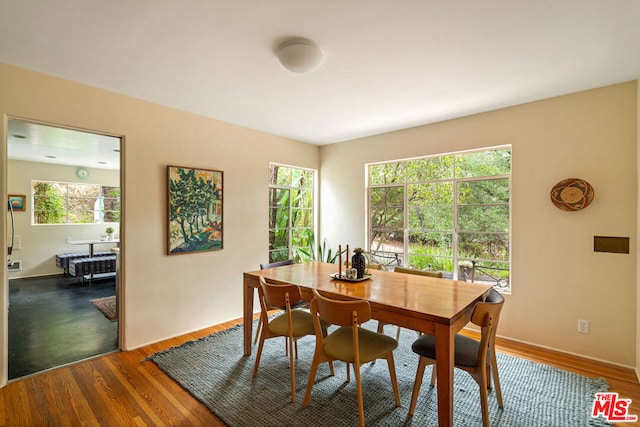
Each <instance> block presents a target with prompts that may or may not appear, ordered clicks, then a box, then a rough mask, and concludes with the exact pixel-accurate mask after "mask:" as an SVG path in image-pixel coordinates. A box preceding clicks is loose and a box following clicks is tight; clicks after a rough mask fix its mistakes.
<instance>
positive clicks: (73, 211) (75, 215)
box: [32, 181, 120, 224]
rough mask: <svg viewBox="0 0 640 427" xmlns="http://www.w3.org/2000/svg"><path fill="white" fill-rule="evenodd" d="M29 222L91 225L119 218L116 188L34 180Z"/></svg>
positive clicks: (118, 198) (118, 189) (118, 219)
mask: <svg viewBox="0 0 640 427" xmlns="http://www.w3.org/2000/svg"><path fill="white" fill-rule="evenodd" d="M32 187H33V224H95V223H107V222H119V221H120V188H119V187H109V186H103V185H97V184H77V183H65V182H52V181H34V182H32Z"/></svg>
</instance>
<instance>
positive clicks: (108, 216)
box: [104, 211, 120, 222]
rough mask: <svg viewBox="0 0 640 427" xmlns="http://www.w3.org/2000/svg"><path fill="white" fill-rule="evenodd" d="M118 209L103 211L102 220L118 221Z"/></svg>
mask: <svg viewBox="0 0 640 427" xmlns="http://www.w3.org/2000/svg"><path fill="white" fill-rule="evenodd" d="M119 221H120V211H104V222H119Z"/></svg>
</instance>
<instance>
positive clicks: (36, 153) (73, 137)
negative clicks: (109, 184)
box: [7, 119, 120, 170]
mask: <svg viewBox="0 0 640 427" xmlns="http://www.w3.org/2000/svg"><path fill="white" fill-rule="evenodd" d="M7 130H8V132H7V133H8V144H7V154H8V157H9V158H10V159H12V160H24V161H29V162H38V163H49V164H57V165H66V166H83V167H88V168H95V169H111V170H118V169H120V138H116V137H113V136H108V135H98V134H95V133H89V132H83V131H79V130H74V129H64V128H60V127H53V126H48V125H43V124H39V123H29V122H26V121H23V120H17V119H10V120H9V125H8V129H7Z"/></svg>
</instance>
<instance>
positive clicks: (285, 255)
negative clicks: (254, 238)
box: [269, 248, 289, 262]
mask: <svg viewBox="0 0 640 427" xmlns="http://www.w3.org/2000/svg"><path fill="white" fill-rule="evenodd" d="M287 259H289V250H288V249H287V248H284V249H278V250H276V251H269V262H278V261H285V260H287Z"/></svg>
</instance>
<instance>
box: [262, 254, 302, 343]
mask: <svg viewBox="0 0 640 427" xmlns="http://www.w3.org/2000/svg"><path fill="white" fill-rule="evenodd" d="M292 264H293V260H292V259H286V260H284V261H276V262H270V263H264V264H260V270H266V269H268V268H276V267H282V266H283V265H292ZM261 329H262V323H261V322H258V327H256V337H255V338H254V339H253V343H254V344H255V343H257V342H258V338H260V330H261ZM287 351H288V347H287Z"/></svg>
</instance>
